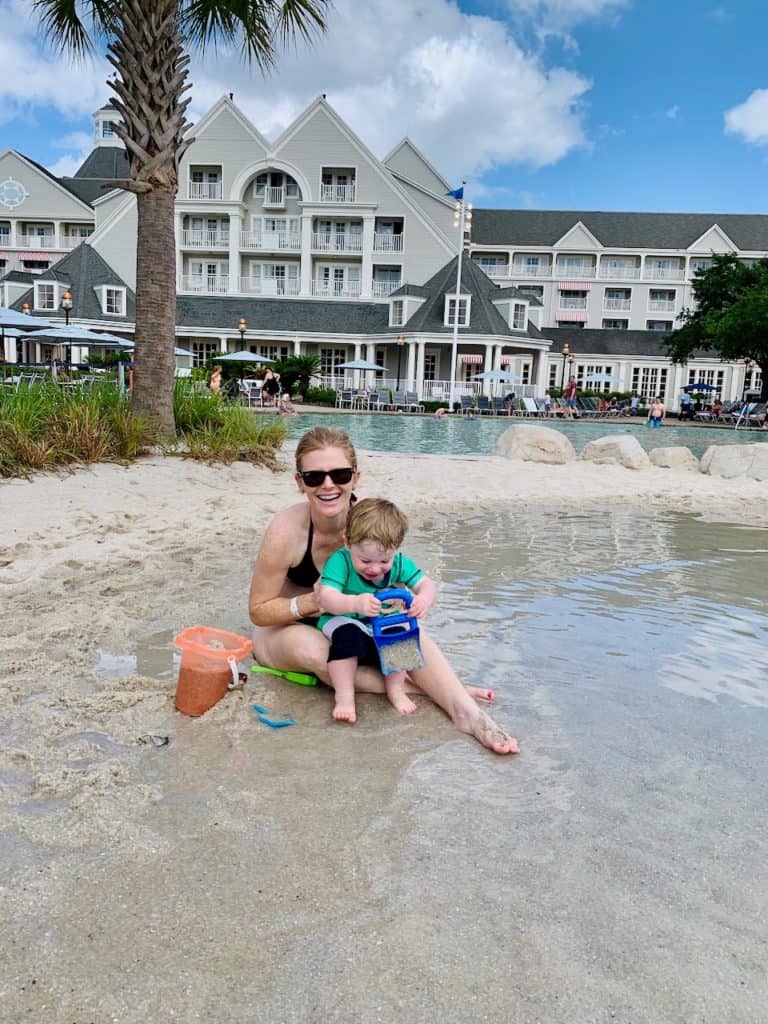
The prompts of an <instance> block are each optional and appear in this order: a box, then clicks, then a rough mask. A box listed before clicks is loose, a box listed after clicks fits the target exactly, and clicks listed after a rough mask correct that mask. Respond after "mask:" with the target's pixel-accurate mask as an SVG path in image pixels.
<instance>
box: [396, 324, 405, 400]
mask: <svg viewBox="0 0 768 1024" xmlns="http://www.w3.org/2000/svg"><path fill="white" fill-rule="evenodd" d="M396 341H397V384H395V391H399V390H400V359H401V357H402V355H403V345H404V344H405V335H404V334H398V336H397V338H396Z"/></svg>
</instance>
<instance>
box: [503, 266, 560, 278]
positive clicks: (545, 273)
mask: <svg viewBox="0 0 768 1024" xmlns="http://www.w3.org/2000/svg"><path fill="white" fill-rule="evenodd" d="M551 274H552V265H551V264H550V263H540V264H535V263H531V264H529V263H513V264H512V273H511V274H510V277H550V276H551Z"/></svg>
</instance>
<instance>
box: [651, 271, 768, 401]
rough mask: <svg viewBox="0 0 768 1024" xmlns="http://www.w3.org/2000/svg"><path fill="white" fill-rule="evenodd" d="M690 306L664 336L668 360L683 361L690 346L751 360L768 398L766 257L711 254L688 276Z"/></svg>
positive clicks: (767, 278)
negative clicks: (705, 263) (692, 305)
mask: <svg viewBox="0 0 768 1024" xmlns="http://www.w3.org/2000/svg"><path fill="white" fill-rule="evenodd" d="M693 294H694V297H695V299H696V307H695V309H684V310H683V312H682V313H681V314H680V320H681V321H682V326H681V327H679V328H678V329H677V330H676V331H672V333H671V334H669V335H668V337H667V338H666V339H665V340H664V345H665V348H666V350H667V353H668V355H669V356H670V357H671V359H672V361H673V362H674V363H686V362H687V361H688V359H689V358H690V356H691V355H692V354H693V353H694V352H695V351H696V350H704V351H707V350H709V351H715V352H717V353H718V355H720V357H721V358H722V359H751V360H754V362H756V363H757V364H758V366H759V367H760V369H761V371H762V380H763V386H762V394H761V396H760V397H761V399H762V400H763V401H766V400H768V260H765V259H763V260H759V261H758V262H756V263H754V264H752V265H750V264H748V263H743V262H741V261H740V260H738V259H737V258H736V257H735V256H733V255H730V254H728V255H716V256H713V257H712V266H711V267H709V268H708V269H707V270H699V271H697V272H696V275H695V277H694V279H693Z"/></svg>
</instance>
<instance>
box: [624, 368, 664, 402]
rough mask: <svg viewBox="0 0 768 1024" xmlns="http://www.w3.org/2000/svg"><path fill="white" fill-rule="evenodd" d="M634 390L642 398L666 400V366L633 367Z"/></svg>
mask: <svg viewBox="0 0 768 1024" xmlns="http://www.w3.org/2000/svg"><path fill="white" fill-rule="evenodd" d="M632 390H633V391H634V392H636V393H637V394H638V395H639V396H640V397H641V398H646V399H648V398H654V397H655V396H656V395H661V397H662V399H665V398H666V392H667V368H666V367H665V366H633V367H632Z"/></svg>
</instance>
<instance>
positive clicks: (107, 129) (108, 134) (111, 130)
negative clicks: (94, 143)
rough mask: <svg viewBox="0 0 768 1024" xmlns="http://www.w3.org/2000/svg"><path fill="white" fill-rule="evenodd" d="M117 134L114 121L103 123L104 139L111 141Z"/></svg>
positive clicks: (102, 133)
mask: <svg viewBox="0 0 768 1024" xmlns="http://www.w3.org/2000/svg"><path fill="white" fill-rule="evenodd" d="M114 134H115V126H114V124H113V123H112V121H103V122H102V125H101V137H102V139H111V138H112V137H113V135H114Z"/></svg>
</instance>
